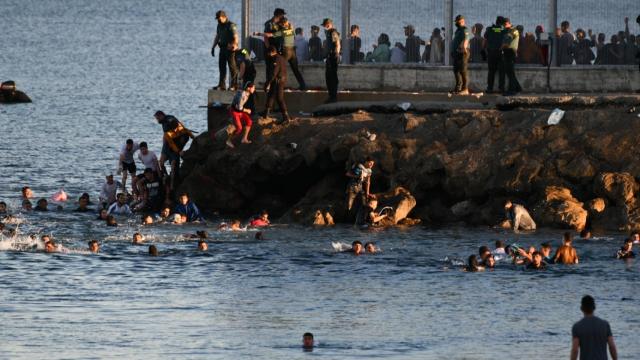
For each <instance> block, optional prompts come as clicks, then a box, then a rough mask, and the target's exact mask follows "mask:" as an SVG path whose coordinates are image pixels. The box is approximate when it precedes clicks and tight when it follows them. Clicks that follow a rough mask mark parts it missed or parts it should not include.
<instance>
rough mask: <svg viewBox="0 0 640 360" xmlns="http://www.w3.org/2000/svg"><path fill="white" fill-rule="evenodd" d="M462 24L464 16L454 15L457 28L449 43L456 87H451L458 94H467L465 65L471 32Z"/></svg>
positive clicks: (467, 61) (467, 62) (467, 58)
mask: <svg viewBox="0 0 640 360" xmlns="http://www.w3.org/2000/svg"><path fill="white" fill-rule="evenodd" d="M464 24H465V21H464V16H462V15H458V16H456V27H457V30H456V33H455V35H454V36H453V41H452V43H451V56H452V57H453V74H454V76H455V78H456V87H455V88H454V89H453V93H454V94H458V95H469V90H468V89H467V84H468V74H467V65H468V64H469V39H471V32H470V31H469V29H467V27H466V26H464Z"/></svg>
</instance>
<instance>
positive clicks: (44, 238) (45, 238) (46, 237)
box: [40, 235, 51, 248]
mask: <svg viewBox="0 0 640 360" xmlns="http://www.w3.org/2000/svg"><path fill="white" fill-rule="evenodd" d="M40 240H41V241H42V245H43V247H44V248H46V247H47V243H48V242H50V241H51V237H50V236H49V235H42V236H41V237H40Z"/></svg>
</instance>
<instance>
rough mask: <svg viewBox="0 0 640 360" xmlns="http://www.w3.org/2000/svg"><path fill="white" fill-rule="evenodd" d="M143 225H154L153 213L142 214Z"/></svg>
mask: <svg viewBox="0 0 640 360" xmlns="http://www.w3.org/2000/svg"><path fill="white" fill-rule="evenodd" d="M142 225H153V217H152V216H151V215H144V216H142Z"/></svg>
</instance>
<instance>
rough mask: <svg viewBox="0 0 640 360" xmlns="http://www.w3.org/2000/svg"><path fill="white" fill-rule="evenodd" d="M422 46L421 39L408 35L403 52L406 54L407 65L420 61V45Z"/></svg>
mask: <svg viewBox="0 0 640 360" xmlns="http://www.w3.org/2000/svg"><path fill="white" fill-rule="evenodd" d="M421 44H422V39H420V37H419V36H416V35H413V34H411V35H409V36H407V39H406V41H405V45H404V48H405V51H406V54H407V62H409V63H417V62H420V60H422V58H421V56H420V45H421Z"/></svg>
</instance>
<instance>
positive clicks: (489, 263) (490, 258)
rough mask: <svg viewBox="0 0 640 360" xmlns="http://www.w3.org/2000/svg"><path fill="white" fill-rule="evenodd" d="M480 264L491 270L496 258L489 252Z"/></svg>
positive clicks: (494, 265)
mask: <svg viewBox="0 0 640 360" xmlns="http://www.w3.org/2000/svg"><path fill="white" fill-rule="evenodd" d="M482 266H484V267H485V268H487V269H492V270H493V269H494V268H495V267H496V258H495V257H493V254H489V256H487V257H486V258H485V259H484V261H482Z"/></svg>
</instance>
